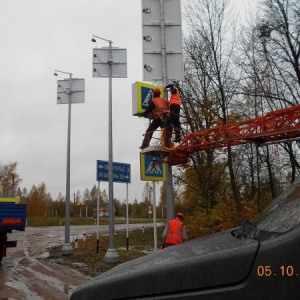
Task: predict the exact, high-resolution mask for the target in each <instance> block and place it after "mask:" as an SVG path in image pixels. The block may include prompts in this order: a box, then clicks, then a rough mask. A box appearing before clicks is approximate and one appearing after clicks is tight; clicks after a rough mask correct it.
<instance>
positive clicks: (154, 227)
mask: <svg viewBox="0 0 300 300" xmlns="http://www.w3.org/2000/svg"><path fill="white" fill-rule="evenodd" d="M152 183H153V229H154V251H156V250H157V227H156V192H155V181H152Z"/></svg>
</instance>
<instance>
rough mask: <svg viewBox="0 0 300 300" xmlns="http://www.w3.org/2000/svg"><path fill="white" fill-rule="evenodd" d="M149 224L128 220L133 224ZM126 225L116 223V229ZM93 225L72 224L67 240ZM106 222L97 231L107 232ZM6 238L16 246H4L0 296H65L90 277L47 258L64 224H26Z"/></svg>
mask: <svg viewBox="0 0 300 300" xmlns="http://www.w3.org/2000/svg"><path fill="white" fill-rule="evenodd" d="M142 226H145V227H152V224H129V230H131V229H134V228H142ZM124 229H126V225H116V226H115V231H116V232H118V231H119V230H124ZM96 230H97V227H96V225H95V226H93V225H89V226H71V228H70V241H71V242H72V241H73V240H75V239H76V238H79V239H82V238H83V237H84V234H85V235H86V236H88V235H91V234H94V233H95V232H96ZM107 232H108V226H107V225H100V226H99V234H107ZM8 239H9V240H17V241H18V245H17V247H16V248H9V249H7V257H4V258H3V260H2V263H0V300H7V299H8V300H56V299H57V300H58V299H59V300H64V299H69V297H70V295H71V294H72V292H73V291H74V290H75V289H76V287H78V286H79V285H80V284H81V283H83V282H85V281H86V280H88V279H89V278H88V277H86V276H85V275H83V274H81V273H80V272H78V271H76V270H74V269H72V268H69V267H68V266H66V265H64V264H59V263H57V262H54V261H53V260H50V259H47V256H48V253H47V248H49V247H51V246H55V245H63V243H64V240H65V228H64V226H56V227H27V228H26V231H25V232H19V231H14V232H13V233H12V234H9V235H8Z"/></svg>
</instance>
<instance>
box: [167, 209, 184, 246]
mask: <svg viewBox="0 0 300 300" xmlns="http://www.w3.org/2000/svg"><path fill="white" fill-rule="evenodd" d="M183 219H184V216H183V213H181V212H179V213H177V214H176V216H175V219H173V220H170V221H168V222H167V224H166V226H165V230H164V232H163V234H162V238H163V248H165V247H170V246H174V245H178V244H181V243H182V242H183V241H185V240H187V235H186V229H185V226H184V224H183Z"/></svg>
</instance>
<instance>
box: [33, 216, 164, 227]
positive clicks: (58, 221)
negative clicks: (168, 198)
mask: <svg viewBox="0 0 300 300" xmlns="http://www.w3.org/2000/svg"><path fill="white" fill-rule="evenodd" d="M157 221H158V222H159V220H157ZM150 222H152V220H151V219H129V223H130V224H135V223H150ZM114 223H115V224H125V223H126V219H125V218H114ZM70 224H71V225H94V224H96V219H95V218H92V217H90V218H70ZM107 224H108V218H104V217H101V218H99V225H107ZM64 225H65V219H64V218H42V217H28V218H27V226H32V227H37V226H64Z"/></svg>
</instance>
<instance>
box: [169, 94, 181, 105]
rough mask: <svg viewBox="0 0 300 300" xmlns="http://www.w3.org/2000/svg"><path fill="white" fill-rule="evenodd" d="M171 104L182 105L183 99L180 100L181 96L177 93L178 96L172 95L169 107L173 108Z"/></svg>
mask: <svg viewBox="0 0 300 300" xmlns="http://www.w3.org/2000/svg"><path fill="white" fill-rule="evenodd" d="M171 104H178V105H181V99H180V96H179V93H178V92H176V94H172V95H171V98H170V101H169V107H170V106H171Z"/></svg>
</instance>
